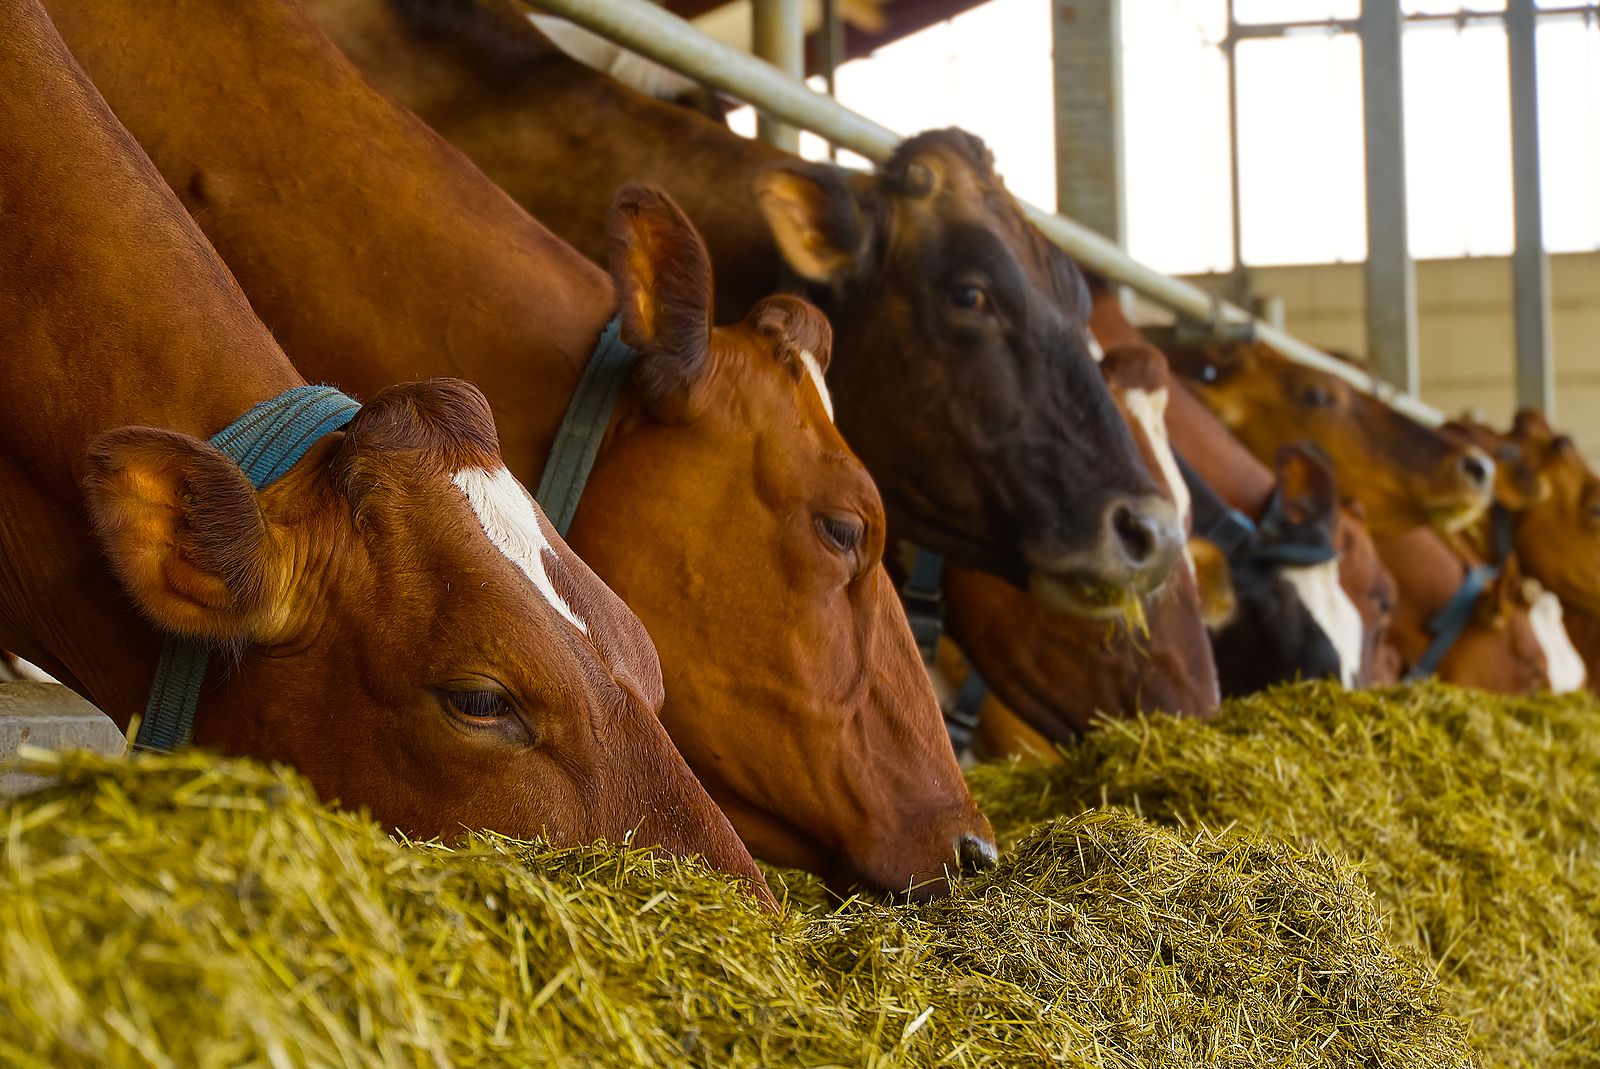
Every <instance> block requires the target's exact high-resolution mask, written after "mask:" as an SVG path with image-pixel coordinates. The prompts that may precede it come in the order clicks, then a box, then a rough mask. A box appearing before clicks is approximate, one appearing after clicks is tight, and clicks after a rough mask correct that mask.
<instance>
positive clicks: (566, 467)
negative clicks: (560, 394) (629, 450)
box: [533, 317, 639, 538]
mask: <svg viewBox="0 0 1600 1069" xmlns="http://www.w3.org/2000/svg"><path fill="white" fill-rule="evenodd" d="M621 332H622V320H621V317H613V318H612V320H611V322H609V323H607V324H606V329H605V330H603V331H601V332H600V340H599V341H597V342H595V346H594V355H593V356H591V357H589V363H588V364H587V365H585V367H584V369H583V376H582V377H581V378H579V380H578V388H577V390H575V391H574V392H573V394H572V400H571V401H569V402H567V411H566V414H565V415H564V416H562V417H561V426H560V427H558V428H556V437H555V442H554V444H552V445H551V447H550V459H549V460H547V461H546V462H545V466H544V474H543V475H542V476H540V478H539V488H538V490H537V491H535V493H534V495H533V499H534V500H535V501H537V502H539V505H540V507H541V508H543V509H544V511H545V515H546V516H548V517H549V518H550V525H551V526H552V527H554V528H555V529H556V533H557V534H559V535H561V537H563V538H565V537H566V536H567V530H568V528H570V527H571V526H572V518H573V517H574V516H576V515H577V513H578V502H579V500H581V499H582V497H583V488H584V486H585V485H586V484H587V483H588V481H589V473H590V472H591V471H593V470H594V461H595V457H596V456H598V455H599V453H600V443H601V441H602V440H603V439H604V438H605V434H606V428H607V427H609V426H610V425H611V413H612V411H613V410H614V409H615V408H616V407H617V396H618V395H619V394H621V392H622V386H623V384H624V383H626V382H627V381H628V377H629V376H630V375H632V374H633V369H634V366H635V365H637V364H638V362H639V353H638V351H637V350H636V349H634V348H633V347H632V346H630V345H628V343H627V342H625V341H623V340H622V337H621Z"/></svg>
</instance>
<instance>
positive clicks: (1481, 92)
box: [1404, 20, 1512, 258]
mask: <svg viewBox="0 0 1600 1069" xmlns="http://www.w3.org/2000/svg"><path fill="white" fill-rule="evenodd" d="M1404 63H1405V106H1406V186H1407V189H1408V190H1409V196H1408V197H1407V198H1406V212H1407V215H1408V217H1409V219H1410V239H1411V254H1412V255H1413V256H1416V257H1419V258H1445V257H1459V256H1500V255H1505V254H1507V253H1509V252H1510V251H1511V245H1512V222H1511V91H1510V87H1509V83H1508V81H1507V78H1508V74H1507V59H1506V31H1505V27H1504V26H1502V25H1501V24H1500V22H1499V21H1498V20H1496V21H1493V22H1486V23H1477V24H1473V25H1469V26H1467V27H1465V28H1458V27H1457V26H1456V25H1454V24H1452V23H1420V24H1413V25H1411V26H1408V27H1406V31H1405V41H1404Z"/></svg>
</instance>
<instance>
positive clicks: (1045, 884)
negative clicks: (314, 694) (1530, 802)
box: [0, 754, 1474, 1069]
mask: <svg viewBox="0 0 1600 1069" xmlns="http://www.w3.org/2000/svg"><path fill="white" fill-rule="evenodd" d="M53 771H55V772H56V773H58V774H59V775H61V777H62V781H61V784H60V786H58V787H56V788H53V789H51V790H49V791H46V792H44V793H42V794H40V795H37V796H34V797H31V798H28V799H25V800H23V801H20V802H17V803H15V804H13V805H11V806H10V807H9V809H7V810H6V811H5V812H4V814H3V816H0V835H3V840H0V1063H3V1064H5V1065H8V1066H20V1067H33V1066H52V1067H73V1066H97V1067H120V1066H136V1065H137V1066H145V1065H151V1066H164V1065H176V1066H235V1065H272V1066H275V1067H278V1066H291V1065H293V1066H298V1065H330V1066H351V1067H354V1066H369V1065H394V1066H451V1065H453V1066H491V1065H493V1066H502V1065H505V1066H522V1065H529V1066H532V1065H547V1064H561V1065H620V1066H650V1067H652V1069H665V1067H674V1066H776V1065H805V1066H824V1065H839V1066H901V1065H914V1066H923V1065H973V1066H977V1065H1006V1066H1032V1065H1065V1066H1098V1067H1116V1069H1121V1067H1135V1066H1139V1067H1143V1066H1155V1067H1173V1069H1189V1067H1194V1066H1208V1067H1209V1066H1274V1067H1276V1066H1302V1065H1304V1066H1310V1065H1330V1066H1352V1067H1353V1066H1391V1065H1392V1066H1400V1065H1405V1066H1420V1067H1432V1066H1441V1067H1442V1066H1467V1065H1472V1064H1474V1060H1473V1057H1472V1055H1471V1053H1470V1051H1469V1050H1468V1047H1467V1039H1466V1026H1465V1025H1464V1023H1463V1022H1461V1021H1459V1020H1457V1019H1454V1018H1452V1017H1450V1016H1449V1015H1447V1014H1445V1013H1444V1012H1442V1008H1441V1007H1442V1000H1443V997H1444V996H1443V993H1442V992H1441V991H1440V990H1439V989H1438V987H1437V985H1436V983H1435V982H1434V981H1433V979H1432V978H1431V977H1430V976H1429V975H1428V973H1427V971H1426V969H1424V968H1422V967H1420V966H1419V965H1418V964H1417V963H1416V962H1415V961H1414V960H1413V959H1412V957H1411V956H1410V955H1409V954H1407V953H1404V952H1402V953H1397V952H1396V951H1395V950H1394V949H1393V948H1392V947H1391V946H1390V945H1389V944H1388V943H1387V942H1386V941H1385V937H1384V925H1383V922H1382V918H1381V917H1380V916H1379V914H1378V913H1377V911H1376V910H1375V908H1374V906H1373V902H1372V899H1371V896H1370V894H1369V892H1368V891H1367V890H1366V888H1365V885H1364V884H1363V882H1362V881H1361V879H1360V878H1359V877H1358V876H1355V875H1353V874H1352V872H1351V870H1350V868H1349V866H1348V865H1346V864H1345V863H1343V862H1341V861H1339V860H1337V859H1336V858H1334V857H1332V856H1329V855H1327V854H1324V853H1322V852H1321V851H1319V850H1316V849H1307V848H1302V847H1298V846H1295V845H1292V844H1289V843H1286V842H1279V841H1273V840H1270V839H1263V838H1260V837H1255V836H1247V835H1240V834H1235V833H1218V834H1213V833H1210V832H1204V831H1197V832H1185V833H1183V834H1181V835H1180V834H1178V833H1175V832H1173V831H1170V830H1165V829H1162V828H1160V827H1158V826H1156V825H1154V824H1152V823H1150V822H1147V821H1144V820H1141V819H1138V818H1136V817H1133V816H1131V815H1127V814H1121V813H1090V814H1084V815H1079V816H1076V817H1073V818H1070V819H1065V820H1057V821H1054V822H1051V823H1048V824H1045V825H1043V826H1042V827H1040V828H1039V829H1036V830H1035V831H1033V832H1031V833H1029V834H1027V835H1025V836H1023V837H1022V839H1021V840H1020V842H1018V843H1017V845H1016V847H1015V849H1014V850H1013V851H1012V852H1011V853H1010V854H1009V855H1008V856H1007V857H1006V858H1005V860H1004V861H1003V863H1002V865H1001V867H1000V868H999V869H998V870H996V871H995V872H993V873H992V874H988V875H985V876H983V877H981V878H976V879H972V880H969V881H966V882H965V883H964V884H962V885H961V886H960V887H959V889H958V891H957V893H956V894H955V895H953V896H952V897H950V898H948V899H946V900H944V901H941V902H938V903H934V904H930V905H926V906H917V907H893V906H888V905H883V904H878V903H869V902H865V901H852V902H849V903H846V904H844V905H843V906H842V907H841V908H839V909H838V910H837V911H835V912H832V913H822V912H816V911H811V910H807V909H803V908H800V907H799V906H798V904H797V905H796V906H794V907H793V908H791V909H790V911H789V912H788V914H787V915H786V916H784V917H774V916H771V915H768V914H765V913H763V912H761V911H760V910H759V909H757V908H756V907H755V906H754V905H753V904H752V903H751V901H750V900H749V899H748V898H747V897H746V896H744V895H743V894H742V893H741V892H739V891H738V890H736V889H735V887H734V885H732V884H730V883H729V882H727V881H725V880H724V879H722V878H721V877H719V876H717V875H716V874H713V873H710V872H707V871H705V870H703V869H702V868H700V867H699V866H697V865H695V864H692V863H685V862H674V861H667V860H659V859H653V858H651V857H648V856H646V855H642V854H639V853H636V852H629V851H627V850H623V849H619V848H609V847H603V846H597V847H592V848H585V849H578V850H555V849H551V848H548V847H545V846H542V845H537V844H532V845H530V844H520V843H514V842H509V841H506V840H503V839H498V838H494V837H478V838H476V839H474V840H472V841H470V842H469V843H467V844H466V845H465V846H463V847H461V848H459V849H455V850H445V849H442V848H439V847H432V846H414V845H407V844H403V843H398V842H396V841H394V840H392V839H390V838H389V837H388V836H386V835H384V834H382V832H381V831H380V830H379V829H378V828H377V827H376V826H374V825H371V824H369V823H367V822H365V821H363V820H361V819H360V818H358V817H356V816H352V815H349V814H343V813H337V812H332V811H329V810H327V809H324V808H322V807H320V806H318V805H317V804H316V803H315V802H314V800H313V799H312V798H311V796H310V795H309V793H308V792H307V790H306V788H305V787H304V785H303V784H302V783H301V782H300V781H299V780H298V779H297V778H296V777H294V776H293V775H291V774H288V773H284V772H281V771H276V770H270V769H267V768H264V767H262V766H259V765H253V764H250V763H248V762H236V761H230V762H221V761H214V760H211V759H208V758H206V757H204V756H201V755H193V754H190V755H183V756H178V757H167V758H141V759H139V760H137V761H134V762H118V761H105V760H101V759H94V758H89V757H83V756H73V757H70V758H67V759H65V760H63V761H61V762H60V763H59V764H58V765H57V766H56V767H55V768H54V769H53ZM1015 774H1017V775H1021V773H1015ZM995 775H998V774H989V778H990V782H993V781H994V776H995ZM796 886H797V888H803V887H804V886H806V881H804V880H800V881H798V883H797V885H796ZM780 893H782V892H781V887H780ZM798 901H799V899H798V898H797V899H796V902H797V903H798Z"/></svg>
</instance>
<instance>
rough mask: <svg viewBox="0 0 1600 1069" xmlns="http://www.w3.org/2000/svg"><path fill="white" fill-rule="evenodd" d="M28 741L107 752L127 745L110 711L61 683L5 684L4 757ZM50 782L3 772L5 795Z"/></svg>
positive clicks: (0, 785) (0, 789) (0, 748)
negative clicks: (84, 698)
mask: <svg viewBox="0 0 1600 1069" xmlns="http://www.w3.org/2000/svg"><path fill="white" fill-rule="evenodd" d="M24 743H26V744H28V745H29V746H42V747H44V748H45V749H47V750H94V751H96V752H98V753H105V754H119V753H121V752H122V751H123V748H124V745H125V743H124V739H123V737H122V732H121V731H119V730H117V725H115V724H113V723H112V722H111V718H110V717H108V716H106V715H105V714H104V713H102V712H101V711H100V710H98V709H96V708H95V707H94V706H92V705H90V704H89V703H88V702H86V701H84V700H83V699H82V698H80V697H79V696H78V695H77V694H76V693H75V692H74V691H72V690H69V689H68V688H66V687H63V686H62V685H61V684H59V683H3V684H0V763H4V762H5V761H8V760H10V759H11V757H12V756H14V755H15V754H16V752H17V747H18V746H21V745H22V744H24ZM46 782H47V781H46V780H45V779H44V778H43V777H40V776H30V775H24V774H22V773H19V772H3V773H0V797H4V796H8V795H16V794H22V793H24V792H26V791H30V790H36V789H38V788H39V787H42V786H44V785H45V783H46Z"/></svg>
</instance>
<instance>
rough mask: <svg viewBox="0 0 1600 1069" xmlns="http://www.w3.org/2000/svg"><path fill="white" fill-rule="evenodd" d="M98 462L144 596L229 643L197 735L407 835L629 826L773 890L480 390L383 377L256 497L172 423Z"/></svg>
mask: <svg viewBox="0 0 1600 1069" xmlns="http://www.w3.org/2000/svg"><path fill="white" fill-rule="evenodd" d="M89 461H90V467H89V474H88V476H87V478H86V480H85V490H86V494H87V499H88V504H89V512H90V516H91V518H92V520H93V523H94V527H95V530H96V532H97V533H98V535H99V538H100V540H101V542H102V544H103V546H104V549H105V552H106V555H107V556H108V557H109V559H110V562H111V564H112V566H113V569H114V570H115V572H116V573H117V575H118V576H119V577H120V578H121V580H122V582H123V584H124V586H125V588H126V590H127V591H128V593H129V595H130V596H131V597H132V599H133V600H134V602H135V603H136V604H137V605H138V607H139V608H140V609H141V610H142V611H143V612H144V613H145V615H147V616H148V617H149V618H150V620H151V621H153V622H154V623H155V624H156V626H157V627H158V628H159V629H160V630H162V631H165V632H168V633H173V634H178V635H184V636H189V637H192V638H195V639H199V640H201V641H203V642H205V643H207V644H208V645H209V646H210V647H211V648H212V650H213V652H212V655H211V660H212V662H213V664H212V669H211V685H210V687H209V688H208V690H207V692H206V694H205V697H204V698H203V699H202V703H201V707H200V711H199V718H198V720H197V722H196V728H195V736H194V737H195V741H196V742H197V743H199V744H201V745H208V746H213V747H216V748H218V749H221V750H225V751H232V752H238V753H248V754H250V755H252V756H256V757H261V758H267V759H278V760H283V761H287V762H289V763H291V764H293V765H295V766H296V767H298V768H299V769H301V770H302V771H303V772H304V773H305V774H306V775H307V776H308V778H309V779H310V780H311V782H312V783H313V784H314V785H315V786H316V788H317V790H318V792H319V793H320V794H322V796H323V797H325V798H328V799H330V800H332V799H337V800H339V801H341V802H343V803H344V804H346V805H351V806H364V807H367V808H368V809H370V810H371V812H372V813H373V815H374V816H375V817H377V818H378V819H379V820H381V821H383V822H385V823H387V824H389V825H391V826H394V827H397V828H399V829H401V830H403V831H404V832H406V833H407V834H409V835H413V836H420V837H424V838H426V837H432V836H444V837H445V838H452V837H454V836H456V835H458V834H460V833H461V832H462V831H463V830H466V829H475V828H490V829H493V830H495V831H499V832H503V833H505V834H508V835H513V836H517V837H521V838H532V837H534V836H538V835H544V836H547V837H549V838H550V839H552V840H554V841H556V842H562V843H576V842H588V841H591V840H593V839H596V838H607V839H611V840H614V841H622V840H626V839H629V838H632V839H634V840H635V841H637V842H639V843H641V844H650V845H656V846H660V847H664V848H666V849H668V850H671V851H675V852H684V853H700V854H703V855H704V856H705V857H706V858H707V859H708V860H709V861H710V862H712V863H713V864H715V865H718V866H720V867H722V868H724V869H727V870H729V871H732V872H736V873H740V874H742V875H744V876H746V877H748V878H749V879H750V880H752V881H753V882H754V883H755V884H757V885H758V886H760V887H762V889H763V891H764V885H762V884H761V878H760V876H759V875H758V874H757V873H756V871H755V869H754V866H753V864H752V863H751V861H750V858H749V855H748V854H747V853H746V852H745V850H744V848H743V847H742V846H741V845H740V843H739V841H738V839H737V838H736V837H735V836H734V834H733V831H732V829H731V828H730V827H729V826H728V824H727V822H726V820H725V818H724V817H723V816H722V814H721V813H720V812H718V811H717V809H716V807H715V805H714V804H713V803H712V802H711V800H710V798H709V797H707V795H706V793H705V791H704V790H703V789H702V788H701V787H700V785H699V784H698V783H697V782H696V781H695V778H694V776H693V775H692V774H691V773H690V771H689V769H688V768H687V767H686V766H685V765H684V763H683V760H682V758H681V757H679V755H678V753H677V751H676V750H675V749H674V748H673V746H672V743H671V742H670V741H669V739H668V738H667V735H666V732H665V731H664V730H663V728H662V727H661V725H660V723H659V721H658V720H657V718H656V710H657V709H658V708H659V707H660V705H661V701H662V686H661V676H660V668H659V665H658V664H657V661H656V655H655V650H654V648H653V647H652V646H651V643H650V639H649V638H648V636H647V635H646V634H645V631H644V629H643V627H642V626H640V624H639V621H638V620H637V619H636V618H635V617H634V615H633V614H632V613H631V612H630V611H629V610H628V608H627V607H626V606H625V605H623V604H622V602H621V601H620V600H618V598H617V597H616V596H615V595H614V594H612V593H611V591H610V590H609V589H607V587H606V586H605V585H604V584H603V583H601V582H600V581H599V580H598V579H597V578H596V577H595V576H594V574H593V573H592V572H591V571H590V570H589V569H588V568H587V567H586V566H585V565H584V564H583V563H582V562H581V561H579V560H578V559H577V558H576V557H575V556H574V555H573V554H572V553H571V552H570V551H569V550H568V549H567V547H566V545H565V544H564V543H563V542H562V541H561V539H560V538H558V537H556V536H555V534H554V532H553V531H552V530H551V529H550V527H549V523H548V521H547V520H546V519H545V518H544V516H543V514H542V513H541V512H540V510H539V509H538V507H537V506H535V505H534V503H533V502H532V500H531V499H530V498H529V497H528V495H527V493H526V491H524V490H523V488H522V487H521V485H520V484H518V483H517V481H516V480H515V479H514V478H512V477H511V475H510V474H509V473H508V472H507V471H506V469H505V466H504V465H503V464H502V462H501V460H500V455H499V449H498V443H497V439H496V435H495V427H494V422H493V419H492V417H491V416H490V412H489V406H488V404H487V402H486V401H485V400H484V398H483V396H482V395H481V394H480V393H479V392H478V391H477V389H476V388H475V387H473V386H471V385H470V384H468V383H465V382H460V381H457V380H449V379H441V380H435V381H432V382H426V383H420V384H413V385H408V386H399V387H394V388H391V389H388V390H385V391H383V392H381V393H379V394H378V395H377V396H375V397H373V398H372V399H371V400H370V401H368V402H367V404H366V405H365V406H363V408H362V409H361V411H360V412H359V414H358V415H357V416H356V418H355V419H354V421H353V422H351V423H350V425H349V426H348V428H347V429H346V430H344V431H342V432H336V433H333V434H330V435H327V436H326V437H325V438H324V439H322V440H321V441H320V442H318V443H317V444H316V445H315V446H313V447H312V449H311V450H310V452H309V453H307V454H306V455H305V456H304V457H303V458H302V459H301V460H300V461H299V462H298V463H297V464H296V465H295V466H294V468H292V469H291V470H290V471H289V472H288V473H287V474H286V475H285V476H284V477H283V478H282V479H280V480H278V481H277V482H275V483H273V484H272V485H270V486H269V487H267V488H266V489H265V490H262V491H259V492H258V491H256V490H255V489H254V488H253V487H252V486H251V485H250V483H249V482H248V481H247V480H246V479H245V476H244V475H243V473H242V472H241V471H240V469H239V468H238V467H237V466H236V465H235V464H234V462H233V461H232V460H230V459H228V458H227V457H225V456H224V455H223V454H221V453H220V452H218V451H217V450H216V449H215V448H213V447H212V446H211V445H209V444H207V443H205V442H202V441H200V440H198V439H195V438H191V437H189V436H187V435H183V434H178V433H175V432H171V431H165V430H157V429H151V428H144V427H127V428H123V429H120V430H116V431H112V432H110V433H108V434H105V435H103V436H101V437H100V438H98V439H97V440H96V441H95V442H94V443H93V445H92V447H91V453H90V458H89Z"/></svg>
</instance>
